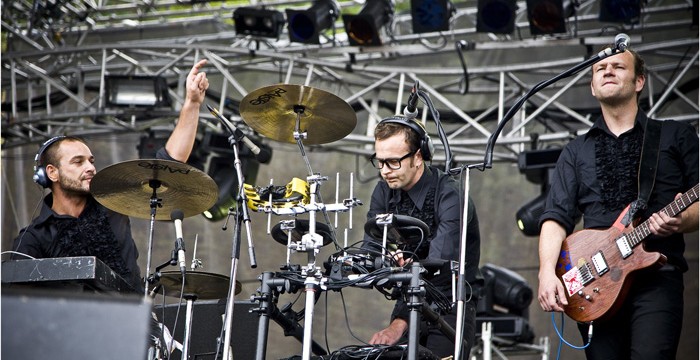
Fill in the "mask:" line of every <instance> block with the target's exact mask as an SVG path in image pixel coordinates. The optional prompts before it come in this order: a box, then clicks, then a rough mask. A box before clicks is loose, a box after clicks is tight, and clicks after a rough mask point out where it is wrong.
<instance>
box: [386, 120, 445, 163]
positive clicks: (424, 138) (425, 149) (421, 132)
mask: <svg viewBox="0 0 700 360" xmlns="http://www.w3.org/2000/svg"><path fill="white" fill-rule="evenodd" d="M382 123H392V124H399V125H403V126H407V127H409V128H411V129H412V130H413V131H415V132H416V133H417V134H418V136H419V137H420V147H419V149H420V153H421V155H422V156H423V160H425V161H430V160H432V159H433V152H435V146H434V145H433V141H432V140H430V135H428V131H427V130H425V127H424V126H423V124H422V123H420V122H419V121H415V120H413V119H408V118H406V117H405V116H399V115H397V116H391V117H388V118H386V119H383V120H382V121H380V122H379V124H382Z"/></svg>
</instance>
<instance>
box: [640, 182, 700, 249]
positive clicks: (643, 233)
mask: <svg viewBox="0 0 700 360" xmlns="http://www.w3.org/2000/svg"><path fill="white" fill-rule="evenodd" d="M698 186H700V184H696V185H695V186H693V188H692V189H690V190H688V191H686V192H685V193H684V194H683V195H681V196H680V197H679V198H678V199H676V200H674V201H673V202H671V203H670V204H668V205H666V207H664V208H663V209H661V211H663V212H664V213H666V215H668V216H670V217H674V216H676V215H678V214H679V213H680V212H681V211H683V210H685V209H686V208H687V207H688V206H690V205H691V204H692V203H694V202H696V201H698ZM650 234H651V229H650V228H649V219H647V220H646V221H644V222H643V223H641V224H639V226H637V227H636V228H635V229H634V230H632V231H631V232H630V233H629V234H628V235H627V236H628V238H629V244H630V246H637V245H639V244H640V243H641V242H642V241H643V240H644V239H645V238H646V237H647V236H649V235H650Z"/></svg>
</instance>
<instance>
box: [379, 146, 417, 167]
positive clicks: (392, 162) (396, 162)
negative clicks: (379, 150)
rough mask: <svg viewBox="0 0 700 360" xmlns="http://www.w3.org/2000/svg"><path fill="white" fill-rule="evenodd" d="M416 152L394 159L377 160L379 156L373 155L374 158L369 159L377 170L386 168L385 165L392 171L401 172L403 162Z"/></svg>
mask: <svg viewBox="0 0 700 360" xmlns="http://www.w3.org/2000/svg"><path fill="white" fill-rule="evenodd" d="M415 153H416V151H411V152H409V153H408V154H406V155H404V156H402V157H400V158H393V159H379V158H377V154H372V156H370V157H369V161H370V162H371V163H372V166H374V167H375V168H377V169H381V168H383V167H384V165H386V166H388V167H389V169H391V170H399V169H401V162H402V161H403V160H404V159H407V158H409V157H411V156H413V154H415Z"/></svg>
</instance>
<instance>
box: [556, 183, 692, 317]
mask: <svg viewBox="0 0 700 360" xmlns="http://www.w3.org/2000/svg"><path fill="white" fill-rule="evenodd" d="M696 201H698V185H695V186H694V187H693V188H692V189H690V190H688V191H687V192H686V193H684V194H683V195H681V196H680V197H678V198H677V199H676V200H674V201H673V202H672V203H670V204H668V205H667V206H666V207H665V208H663V209H662V210H661V211H663V212H665V213H666V214H667V215H668V216H671V217H673V216H676V215H678V213H680V212H681V211H683V210H684V209H685V208H687V207H688V206H690V205H691V204H693V203H694V202H696ZM628 210H629V206H628V207H627V209H625V210H624V211H623V212H622V214H621V215H620V216H619V218H618V219H617V221H615V224H613V226H612V227H610V228H609V229H607V230H592V229H587V230H580V231H577V232H574V233H573V234H571V235H569V236H568V237H567V238H566V239H565V240H564V242H563V244H562V248H561V252H560V253H559V260H558V262H557V265H556V270H555V272H556V274H557V276H558V277H559V279H560V280H561V281H562V283H563V284H564V288H565V289H566V296H567V299H568V301H569V304H568V305H566V306H564V312H565V313H566V315H568V316H569V317H570V318H572V319H573V320H575V321H578V322H590V321H593V320H604V319H606V318H608V317H610V316H612V315H613V314H614V313H615V311H617V309H619V307H620V306H621V304H622V300H623V299H624V297H625V296H626V295H627V292H628V290H629V284H630V282H629V281H628V280H630V275H633V274H632V273H633V272H634V271H637V270H640V269H644V268H647V267H651V266H654V265H656V266H662V265H663V264H665V263H666V256H664V255H662V254H660V253H658V252H647V251H645V250H644V248H643V247H642V246H640V247H636V246H637V245H639V244H641V243H642V241H643V240H644V239H645V238H646V237H647V236H649V235H650V234H651V230H650V229H649V220H647V221H644V222H643V223H641V224H639V225H638V226H636V227H633V226H632V225H631V226H628V227H625V226H623V225H622V218H623V217H624V215H625V214H626V213H627V211H628Z"/></svg>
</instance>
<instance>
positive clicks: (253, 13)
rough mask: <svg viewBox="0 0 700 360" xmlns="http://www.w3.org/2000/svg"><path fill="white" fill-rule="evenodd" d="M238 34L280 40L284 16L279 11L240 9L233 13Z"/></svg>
mask: <svg viewBox="0 0 700 360" xmlns="http://www.w3.org/2000/svg"><path fill="white" fill-rule="evenodd" d="M233 21H234V22H235V28H236V34H239V35H253V36H261V37H268V38H279V36H280V33H281V32H282V27H283V26H284V14H282V12H280V11H277V10H268V9H258V8H252V7H239V8H237V9H236V10H234V11H233Z"/></svg>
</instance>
